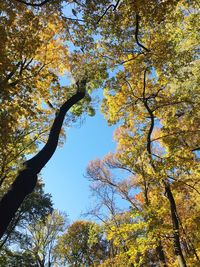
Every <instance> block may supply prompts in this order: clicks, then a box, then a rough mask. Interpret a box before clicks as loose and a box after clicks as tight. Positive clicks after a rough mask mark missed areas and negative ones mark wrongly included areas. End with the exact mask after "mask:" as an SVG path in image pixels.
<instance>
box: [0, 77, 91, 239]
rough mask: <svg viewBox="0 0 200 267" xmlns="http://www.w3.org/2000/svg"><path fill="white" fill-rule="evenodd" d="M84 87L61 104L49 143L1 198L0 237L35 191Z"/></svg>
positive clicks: (83, 94) (82, 95)
mask: <svg viewBox="0 0 200 267" xmlns="http://www.w3.org/2000/svg"><path fill="white" fill-rule="evenodd" d="M85 84H86V81H81V85H82V86H84V88H85ZM77 85H78V84H77ZM84 88H78V89H79V91H77V93H76V94H75V95H74V96H72V97H71V98H70V99H69V100H67V101H66V102H65V103H64V104H63V105H62V106H61V108H60V110H59V112H58V114H57V116H56V118H55V120H54V122H53V125H52V127H51V130H50V133H49V138H48V141H47V143H46V144H45V146H44V147H43V148H42V150H41V151H39V152H38V153H37V154H36V155H35V156H34V157H33V158H32V159H30V160H28V161H26V162H25V163H24V169H23V170H21V171H20V172H19V174H18V176H17V177H16V179H15V181H14V182H13V184H12V186H11V188H10V189H9V191H8V192H7V193H6V194H5V195H4V196H3V198H2V199H1V201H0V238H1V237H2V236H3V234H4V233H5V231H6V229H7V227H8V225H9V223H10V222H11V220H12V218H13V217H14V215H15V212H16V211H17V210H18V208H19V206H20V205H21V203H22V202H23V200H24V198H25V197H26V196H27V195H29V194H30V193H32V192H33V190H34V188H35V185H36V182H37V174H38V173H39V172H40V171H41V169H42V168H43V167H44V166H45V165H46V163H47V162H48V161H49V160H50V158H51V157H52V156H53V154H54V152H55V150H56V148H57V145H58V139H59V134H60V131H61V128H62V125H63V121H64V118H65V115H66V113H67V111H68V110H69V109H70V108H71V107H72V106H73V105H74V104H76V103H77V102H78V101H79V100H81V99H83V98H84V96H85V92H84V90H83V89H84Z"/></svg>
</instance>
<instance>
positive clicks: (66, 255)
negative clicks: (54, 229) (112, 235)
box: [56, 221, 107, 266]
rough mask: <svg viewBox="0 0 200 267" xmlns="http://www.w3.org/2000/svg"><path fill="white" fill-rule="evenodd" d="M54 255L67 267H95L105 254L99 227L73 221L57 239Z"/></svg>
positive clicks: (87, 222) (104, 244)
mask: <svg viewBox="0 0 200 267" xmlns="http://www.w3.org/2000/svg"><path fill="white" fill-rule="evenodd" d="M56 253H57V254H58V255H59V256H60V258H61V259H62V260H63V261H64V262H67V263H68V264H69V266H97V265H98V264H100V262H101V261H102V260H103V259H105V257H106V254H107V252H106V243H105V241H104V239H103V234H102V232H101V230H100V227H99V226H98V225H97V224H96V223H93V222H89V221H75V222H74V223H73V224H72V225H70V226H69V227H68V229H67V231H66V233H64V234H63V235H62V236H61V237H60V238H59V241H58V245H57V250H56Z"/></svg>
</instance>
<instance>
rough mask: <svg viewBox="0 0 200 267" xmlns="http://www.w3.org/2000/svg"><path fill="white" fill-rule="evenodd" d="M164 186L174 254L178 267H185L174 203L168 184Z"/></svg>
mask: <svg viewBox="0 0 200 267" xmlns="http://www.w3.org/2000/svg"><path fill="white" fill-rule="evenodd" d="M164 185H165V192H166V195H167V198H168V200H169V203H170V210H171V219H172V224H173V230H174V234H173V240H174V252H175V255H176V257H177V259H178V263H179V266H180V267H187V264H186V261H185V258H184V256H183V252H182V249H181V244H180V232H179V221H178V216H177V210H176V203H175V200H174V197H173V194H172V191H171V188H170V184H169V183H166V182H164Z"/></svg>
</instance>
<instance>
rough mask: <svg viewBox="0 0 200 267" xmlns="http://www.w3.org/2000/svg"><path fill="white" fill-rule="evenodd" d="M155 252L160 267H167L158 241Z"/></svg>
mask: <svg viewBox="0 0 200 267" xmlns="http://www.w3.org/2000/svg"><path fill="white" fill-rule="evenodd" d="M156 252H157V253H158V259H159V263H160V266H161V267H167V263H166V259H165V253H164V251H163V247H162V243H161V240H160V239H159V240H158V246H157V247H156Z"/></svg>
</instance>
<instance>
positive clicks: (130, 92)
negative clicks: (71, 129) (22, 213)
mask: <svg viewBox="0 0 200 267" xmlns="http://www.w3.org/2000/svg"><path fill="white" fill-rule="evenodd" d="M0 10H1V11H0V22H1V23H0V25H1V26H0V37H1V40H2V42H1V44H0V86H1V92H0V105H1V111H0V125H1V127H0V147H1V151H2V152H1V155H0V164H1V166H0V168H1V169H0V174H1V177H0V186H1V188H0V194H1V196H2V200H1V201H0V215H1V216H3V215H5V214H6V215H5V216H4V219H1V220H2V221H0V226H1V227H0V230H1V231H0V232H1V236H2V235H3V233H5V231H6V228H7V227H8V225H9V223H10V222H11V221H12V219H14V218H15V216H16V215H17V212H18V211H17V210H18V209H19V207H20V205H21V203H22V201H23V200H24V199H25V198H26V196H27V195H28V194H30V193H31V192H32V191H33V189H34V187H35V185H36V184H37V175H38V173H39V172H40V171H41V169H42V168H43V167H44V166H45V164H46V163H47V162H48V161H49V159H50V158H51V157H52V155H53V153H54V151H55V149H56V147H57V145H58V139H59V136H60V137H61V141H62V137H64V134H65V133H64V129H63V128H62V127H63V126H64V125H69V124H70V123H71V122H73V121H74V120H75V119H76V117H79V116H81V115H82V114H83V113H85V114H89V115H92V116H93V115H94V113H95V111H94V106H93V105H92V93H93V92H94V91H95V90H97V89H100V90H102V91H103V99H102V103H101V111H102V113H103V114H104V117H105V119H106V121H107V123H108V125H111V124H112V125H116V126H117V130H116V131H115V134H114V138H115V140H116V144H117V146H116V151H115V152H114V153H108V155H106V156H105V157H104V158H103V159H97V160H93V161H91V162H90V163H89V165H88V168H87V171H86V172H87V177H88V178H89V180H90V181H91V188H92V190H93V192H94V195H96V196H98V198H97V199H98V200H97V203H96V204H97V205H96V207H95V208H94V209H93V212H91V214H93V215H95V216H98V218H101V208H102V206H104V208H106V209H107V210H108V214H109V216H110V217H109V216H107V217H106V218H101V219H102V222H103V223H102V224H101V226H99V228H98V226H97V225H96V224H93V223H92V222H91V223H90V222H85V221H78V222H75V223H74V224H72V225H71V226H70V227H69V228H68V230H67V232H66V233H65V234H64V235H63V237H61V239H60V241H59V242H60V243H59V245H58V248H57V249H58V250H57V253H60V257H61V258H63V259H65V260H66V261H68V263H70V264H71V266H77V264H79V265H80V266H81V264H82V265H83V266H111V265H112V266H141V267H142V266H165V267H166V266H180V267H186V266H198V265H199V263H200V259H199V257H200V254H199V243H200V242H199V238H200V237H199V235H200V231H199V230H200V229H199V220H200V218H199V209H200V206H199V201H198V200H199V195H200V188H199V178H200V177H199V149H200V146H199V143H200V134H199V132H200V129H199V125H200V114H199V104H200V97H199V96H200V92H199V32H198V19H199V3H198V1H196V0H194V1H187V0H164V1H157V0H156V1H146V0H144V1H141V0H136V1H131V0H124V1H111V0H109V1H104V0H103V1H99V0H95V1H91V0H76V1H75V0H73V1H71V0H70V1H61V0H55V1H54V0H53V1H49V0H43V1H42V0H41V1H38V0H30V1H26V0H6V1H0ZM61 77H62V79H61ZM63 77H65V80H64V78H63ZM66 77H67V79H66ZM63 81H64V82H63ZM69 109H70V111H69ZM66 113H67V115H66ZM51 125H52V126H51ZM42 142H43V143H44V147H43V148H42V149H41V150H39V144H41V143H42ZM33 153H36V155H35V156H33V157H32V158H30V159H29V160H27V156H28V155H30V154H33ZM116 170H117V172H116ZM119 170H124V172H125V175H121V174H120V172H119ZM22 189H23V190H22ZM22 191H23V193H22ZM115 195H117V196H118V197H121V198H123V199H124V200H125V201H127V203H128V205H129V207H130V208H129V209H126V210H123V211H121V210H120V209H118V208H117V203H116V202H115V198H114V196H115ZM8 210H9V211H8ZM38 225H40V224H38ZM39 227H40V226H39ZM93 228H95V231H93V232H90V231H92V230H91V229H93ZM93 230H94V229H93ZM89 232H90V234H91V235H90V234H89ZM97 233H98V234H97ZM77 235H80V236H81V238H80V239H79V241H80V244H79V243H77V242H74V240H77ZM90 238H91V239H92V240H93V242H94V239H95V238H97V239H98V238H99V239H98V240H99V241H98V243H99V244H100V245H101V241H102V240H104V246H103V245H102V246H100V247H98V246H97V244H96V243H95V242H94V243H91V242H92V241H91V240H90ZM88 240H89V241H88ZM70 242H72V243H70ZM82 242H83V243H82ZM70 244H71V245H70ZM79 245H80V246H79ZM74 246H75V247H74ZM72 248H73V249H72ZM70 249H72V250H70ZM90 250H91V253H90V255H88V252H89V251H90ZM93 253H94V255H93ZM91 255H93V256H91ZM18 256H19V255H16V257H18ZM90 256H91V257H92V258H90ZM19 260H20V259H19ZM77 262H78V263H77ZM95 264H96V265H95ZM79 265H78V266H79Z"/></svg>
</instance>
